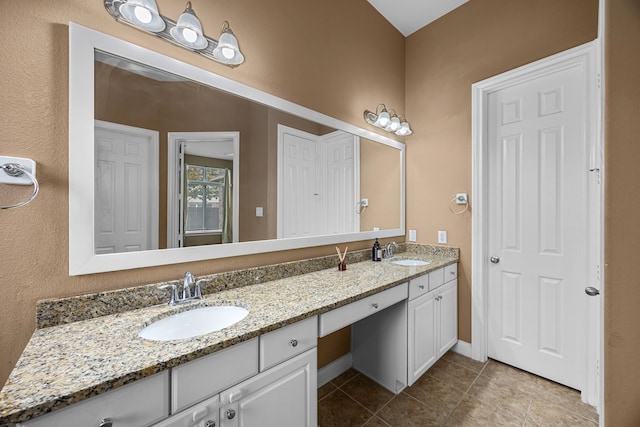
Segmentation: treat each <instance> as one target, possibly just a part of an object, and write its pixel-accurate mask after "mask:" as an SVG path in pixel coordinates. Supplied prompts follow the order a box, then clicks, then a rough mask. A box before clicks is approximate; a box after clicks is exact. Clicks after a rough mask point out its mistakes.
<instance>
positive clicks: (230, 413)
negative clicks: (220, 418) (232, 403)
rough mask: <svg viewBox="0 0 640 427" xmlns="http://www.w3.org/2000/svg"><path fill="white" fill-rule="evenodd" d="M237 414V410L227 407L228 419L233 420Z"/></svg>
mask: <svg viewBox="0 0 640 427" xmlns="http://www.w3.org/2000/svg"><path fill="white" fill-rule="evenodd" d="M235 416H236V411H234V410H233V409H227V419H229V420H232V419H233V417H235Z"/></svg>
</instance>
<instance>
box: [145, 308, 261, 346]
mask: <svg viewBox="0 0 640 427" xmlns="http://www.w3.org/2000/svg"><path fill="white" fill-rule="evenodd" d="M247 314H249V310H247V309H246V308H243V307H236V306H233V305H225V306H212V307H200V308H196V309H193V310H189V311H183V312H182V313H176V314H174V315H172V316H169V317H165V318H164V319H160V320H158V321H155V322H153V323H152V324H150V325H149V326H147V327H146V328H144V329H143V330H142V331H140V333H139V334H138V335H139V336H140V337H141V338H145V339H148V340H153V341H170V340H179V339H185V338H193V337H197V336H198V335H204V334H208V333H211V332H215V331H219V330H221V329H224V328H227V327H229V326H231V325H233V324H235V323H238V322H239V321H241V320H242V319H244V318H245V317H246V316H247Z"/></svg>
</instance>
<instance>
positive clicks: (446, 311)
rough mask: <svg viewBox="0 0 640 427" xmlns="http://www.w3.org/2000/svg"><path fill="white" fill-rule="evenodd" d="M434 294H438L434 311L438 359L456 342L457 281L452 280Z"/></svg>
mask: <svg viewBox="0 0 640 427" xmlns="http://www.w3.org/2000/svg"><path fill="white" fill-rule="evenodd" d="M436 292H437V293H438V296H437V298H438V301H437V307H436V309H437V311H438V320H439V322H438V323H439V325H440V328H439V330H438V357H440V356H442V355H443V354H445V353H446V352H447V351H448V350H449V349H450V348H451V347H453V346H454V345H455V344H456V342H458V281H457V280H452V281H450V282H448V283H447V284H445V285H444V286H442V287H441V288H439V289H438V290H437V291H436Z"/></svg>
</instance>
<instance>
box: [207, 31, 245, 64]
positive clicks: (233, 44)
mask: <svg viewBox="0 0 640 427" xmlns="http://www.w3.org/2000/svg"><path fill="white" fill-rule="evenodd" d="M213 56H214V58H216V59H217V60H218V61H219V62H222V63H223V64H229V65H238V64H242V63H243V62H244V55H242V52H240V48H239V47H238V39H236V36H235V35H234V34H233V31H231V28H230V27H229V23H228V22H227V21H224V22H223V23H222V29H221V30H220V41H219V42H218V46H216V48H215V49H213Z"/></svg>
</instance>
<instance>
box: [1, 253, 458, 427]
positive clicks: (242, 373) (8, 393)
mask: <svg viewBox="0 0 640 427" xmlns="http://www.w3.org/2000/svg"><path fill="white" fill-rule="evenodd" d="M447 249H449V248H447ZM398 256H399V257H405V258H414V259H421V260H426V261H429V262H430V264H428V265H426V266H402V265H396V264H393V263H392V262H390V261H389V260H385V261H383V262H378V263H373V262H370V261H362V262H356V263H351V264H350V265H349V269H348V270H347V271H338V270H337V268H331V269H323V270H318V271H315V272H311V273H307V274H301V275H295V276H291V277H287V278H283V279H277V280H270V281H267V282H265V283H260V284H255V285H249V286H242V287H237V288H231V289H226V290H223V291H220V292H215V293H211V294H205V299H204V300H202V302H196V303H190V304H186V305H183V306H178V307H173V308H172V307H168V306H167V305H166V304H162V305H155V306H151V307H145V308H142V309H138V310H131V311H125V312H122V313H115V314H111V315H106V316H100V317H97V318H93V319H88V320H83V321H76V322H71V323H67V324H60V325H57V326H51V327H47V328H41V329H37V330H36V331H35V333H34V335H33V337H32V339H31V341H30V342H29V344H28V346H27V348H26V349H25V351H24V353H23V355H22V357H21V359H20V361H19V362H18V364H17V366H16V368H15V369H14V372H13V373H12V374H11V376H10V378H9V380H8V381H7V384H6V385H5V387H4V388H3V390H2V391H1V392H0V425H3V424H5V423H7V424H10V425H11V424H15V425H18V426H44V425H47V426H58V425H59V426H69V425H91V426H93V425H95V426H101V427H109V426H113V427H121V426H137V427H140V426H152V425H153V426H160V427H168V426H208V427H213V426H252V425H278V426H296V427H298V426H302V425H308V426H311V425H316V423H317V384H318V383H317V361H316V360H317V339H318V337H319V336H320V337H322V336H325V335H327V334H329V333H331V332H333V331H335V330H338V329H340V328H342V327H345V326H348V325H352V345H351V348H352V356H353V367H354V368H355V369H357V370H359V371H361V372H362V373H364V374H365V375H367V376H369V377H371V378H372V379H374V380H376V381H377V382H379V383H380V384H381V385H383V386H384V387H385V388H387V389H389V390H391V391H392V392H394V393H399V392H400V391H401V390H402V389H403V388H404V387H406V386H407V385H409V384H411V383H413V382H414V381H415V380H416V379H417V378H418V377H419V376H420V375H421V374H422V373H424V371H426V370H427V369H428V367H430V366H431V365H432V364H433V363H434V362H435V361H436V360H437V358H438V357H440V356H441V355H442V354H443V353H444V352H445V351H446V350H448V349H449V348H451V346H453V345H454V344H455V343H456V341H457V324H456V321H457V310H456V307H457V298H456V295H457V261H458V253H457V250H454V249H453V248H451V251H450V252H444V253H443V252H438V251H436V252H435V253H433V252H432V253H429V251H425V252H422V253H408V252H405V253H401V254H399V255H398ZM289 267H290V266H289ZM154 288H155V285H154ZM222 304H225V305H239V306H243V307H245V308H247V309H248V310H249V314H248V315H247V317H246V318H244V319H243V320H241V321H239V322H238V323H236V324H234V325H232V326H230V327H228V328H225V329H223V330H220V331H218V332H213V333H210V334H206V335H201V336H197V337H193V338H189V339H183V340H174V341H150V340H146V339H143V338H140V337H139V336H138V333H139V332H140V330H141V329H142V328H144V327H145V326H146V325H147V324H149V323H150V322H152V321H154V320H157V319H159V318H162V317H166V316H167V315H170V314H172V313H174V312H175V311H176V310H184V309H188V308H194V307H197V306H199V305H222ZM283 406H284V407H286V408H287V410H286V411H282V410H281V408H282V407H283ZM49 412H50V413H49Z"/></svg>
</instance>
